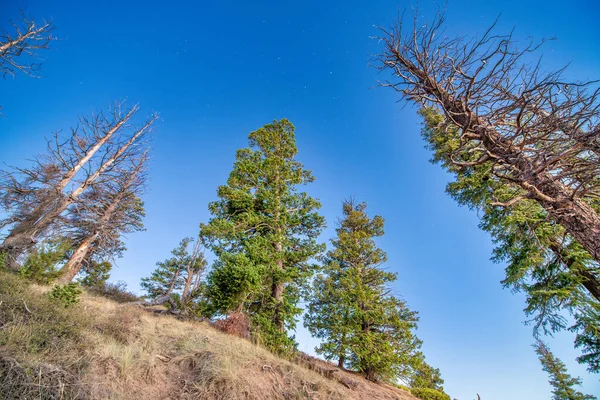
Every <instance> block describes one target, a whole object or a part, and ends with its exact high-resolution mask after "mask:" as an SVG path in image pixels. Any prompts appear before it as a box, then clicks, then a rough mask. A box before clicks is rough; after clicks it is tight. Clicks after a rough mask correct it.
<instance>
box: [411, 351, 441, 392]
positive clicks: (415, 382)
mask: <svg viewBox="0 0 600 400" xmlns="http://www.w3.org/2000/svg"><path fill="white" fill-rule="evenodd" d="M411 367H412V371H411V374H410V377H409V384H410V387H412V388H428V389H435V390H439V391H444V386H443V385H444V380H443V379H442V376H441V374H440V370H439V369H438V368H433V367H432V366H431V365H429V364H427V362H426V361H425V356H424V355H423V354H422V353H418V354H417V355H416V356H415V357H414V359H413V362H412V364H411Z"/></svg>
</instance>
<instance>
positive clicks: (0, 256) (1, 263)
mask: <svg viewBox="0 0 600 400" xmlns="http://www.w3.org/2000/svg"><path fill="white" fill-rule="evenodd" d="M4 270H6V253H4V252H1V251H0V271H4Z"/></svg>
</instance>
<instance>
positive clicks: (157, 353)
mask: <svg viewBox="0 0 600 400" xmlns="http://www.w3.org/2000/svg"><path fill="white" fill-rule="evenodd" d="M3 278H4V276H1V277H0V280H1V279H3ZM17 296H21V297H27V298H28V299H29V301H30V302H33V303H35V302H36V301H37V300H32V299H33V298H36V297H37V298H43V296H44V294H43V293H42V291H40V290H39V288H38V289H35V290H29V291H27V290H26V289H23V290H22V291H21V292H19V294H18V295H17ZM9 297H11V298H12V297H15V296H13V295H12V294H10V293H6V290H5V291H4V293H3V292H2V290H1V285H0V301H3V300H5V299H6V298H9ZM40 301H42V300H40ZM43 301H45V300H43ZM43 301H42V302H43ZM18 303H19V299H13V300H12V301H11V304H13V305H14V306H15V307H16V305H17V304H18ZM36 304H37V303H36ZM2 307H4V305H0V310H1V309H2ZM21 311H22V310H21ZM32 311H33V310H32ZM53 312H54V311H53ZM57 313H59V314H57V315H58V317H57V316H56V315H52V316H51V317H47V316H46V317H44V318H42V319H41V320H43V321H47V320H57V321H58V320H60V321H62V320H61V318H62V317H64V316H65V315H62V314H60V313H62V311H61V310H59V311H57ZM21 314H22V313H21ZM24 314H28V313H27V311H25V312H24ZM68 314H69V317H70V318H75V319H77V320H78V321H79V322H78V323H76V324H71V325H68V326H70V327H71V328H72V329H71V328H69V329H67V330H66V331H65V332H66V333H65V332H63V338H62V339H61V340H60V341H59V342H56V343H54V344H53V343H45V344H44V345H43V346H42V347H41V348H39V346H38V348H36V349H35V350H34V351H29V350H28V349H27V346H23V343H26V342H28V340H29V339H28V337H32V336H35V334H33V335H30V336H27V335H28V334H27V332H34V333H35V332H36V331H37V330H38V329H39V328H40V323H38V322H36V320H35V318H33V317H31V316H30V317H29V319H27V318H25V319H19V318H17V319H16V320H18V323H17V325H19V326H20V328H19V329H21V331H19V332H20V333H19V334H20V335H21V336H22V337H21V339H20V341H16V342H15V340H14V337H13V336H14V335H15V334H14V333H12V334H10V335H9V336H11V337H13V341H6V340H5V341H4V342H2V341H0V376H1V378H0V398H3V399H21V398H23V399H25V398H26V399H136V398H139V399H144V400H150V399H173V400H174V399H231V400H238V399H239V400H242V399H244V400H250V399H257V400H258V399H315V400H317V399H319V400H320V399H382V400H383V399H390V400H391V399H401V400H402V399H414V397H412V396H410V395H409V394H407V393H405V392H404V391H401V390H399V389H396V388H393V387H392V386H384V385H376V384H373V383H371V382H368V381H366V380H364V379H362V378H361V377H359V376H357V375H354V374H349V373H346V372H342V371H336V372H335V373H334V374H333V377H331V376H330V377H329V378H327V377H325V376H323V375H322V374H321V373H320V371H319V370H318V369H315V368H313V370H310V369H309V368H307V367H306V366H303V365H298V364H296V363H292V362H290V361H287V360H283V359H280V358H278V357H276V356H274V355H273V354H271V353H269V352H268V351H266V350H265V349H262V348H260V347H258V346H256V345H253V344H252V343H250V342H249V341H247V340H244V339H242V338H239V337H236V336H232V335H227V334H224V333H222V332H219V331H217V330H216V329H214V328H213V327H211V326H210V325H209V324H207V323H205V322H192V321H189V322H188V321H180V320H178V319H176V318H173V317H171V316H167V315H156V314H152V313H149V312H146V311H144V310H142V309H140V308H138V307H136V306H128V305H122V304H118V303H116V302H114V301H111V300H108V299H104V298H101V297H98V296H93V295H89V294H84V295H83V298H82V301H81V304H80V305H79V306H78V307H76V308H74V309H71V310H69V311H68ZM2 315H4V319H5V320H6V319H7V318H8V317H7V315H8V314H6V313H5V314H2V313H0V316H2ZM25 317H26V316H25ZM13 322H14V321H13ZM63 322H64V321H63ZM7 323H8V324H9V327H7V326H6V324H7ZM10 324H11V322H10V321H4V320H3V321H0V338H1V337H2V335H3V334H5V333H6V332H5V331H6V330H7V329H14V328H10ZM42 330H43V329H42ZM23 332H25V333H23ZM5 336H6V335H5ZM44 346H45V347H44ZM324 365H326V366H327V365H328V366H329V367H331V365H330V364H327V363H325V364H324ZM7 377H8V378H7ZM345 379H350V380H352V381H353V382H355V384H353V385H350V386H351V387H347V386H348V385H345V384H344V380H345ZM23 388H27V391H26V392H25V391H24V389H23ZM19 393H24V396H21V397H19V396H20V395H19Z"/></svg>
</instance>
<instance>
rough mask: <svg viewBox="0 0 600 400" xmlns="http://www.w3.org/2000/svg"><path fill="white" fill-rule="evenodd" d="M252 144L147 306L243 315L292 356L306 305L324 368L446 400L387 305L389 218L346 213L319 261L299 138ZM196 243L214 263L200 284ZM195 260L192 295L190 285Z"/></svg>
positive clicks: (283, 135)
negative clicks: (169, 301) (166, 302)
mask: <svg viewBox="0 0 600 400" xmlns="http://www.w3.org/2000/svg"><path fill="white" fill-rule="evenodd" d="M249 142H250V147H249V148H244V149H240V150H238V151H237V154H236V160H235V163H234V166H233V170H232V171H231V173H230V175H229V179H228V180H227V183H226V184H225V185H223V186H220V187H219V188H218V190H217V194H218V200H217V201H215V202H213V203H211V204H210V205H209V210H210V213H211V214H212V218H211V219H210V221H208V222H207V223H205V224H201V225H200V233H199V236H198V239H197V240H196V246H195V250H194V253H193V254H190V253H188V250H187V249H188V247H189V244H190V242H191V241H192V239H184V240H183V241H182V242H181V244H180V245H179V247H177V248H176V249H175V250H174V251H173V257H172V258H169V259H168V260H165V261H164V262H160V263H158V264H157V269H156V270H155V271H154V272H153V273H152V275H151V276H150V277H148V278H143V279H142V287H143V288H144V289H145V290H146V291H147V294H148V297H150V298H152V299H158V298H164V296H170V295H175V303H177V302H178V301H179V299H181V302H182V303H186V300H185V299H189V300H191V303H192V304H193V307H191V308H190V301H189V300H188V301H187V303H188V308H187V310H188V311H191V312H195V313H197V314H200V315H203V316H205V317H209V318H228V317H229V316H230V315H232V314H235V315H236V318H239V315H242V316H243V317H244V318H245V319H246V320H247V321H248V322H249V326H250V329H251V332H250V336H251V337H252V338H253V339H254V340H256V341H257V342H259V343H261V344H262V345H263V346H266V347H267V348H269V349H271V350H272V351H274V352H277V353H280V354H285V355H291V354H293V353H294V351H295V347H296V343H295V341H294V337H293V336H290V332H291V331H293V330H294V329H295V327H296V323H297V320H298V318H299V317H300V316H301V315H302V311H303V310H302V308H301V307H300V306H299V303H300V301H301V300H305V301H307V307H306V314H305V316H304V324H305V326H306V327H307V328H308V329H309V331H310V332H311V333H312V334H313V335H314V336H316V337H317V338H319V339H321V340H322V344H321V346H320V347H319V348H318V349H317V352H318V353H319V354H322V355H323V356H324V357H325V358H326V359H329V360H331V359H334V360H337V362H338V366H339V367H340V368H343V369H349V370H353V371H358V372H361V373H363V374H364V376H365V377H366V378H367V379H370V380H373V381H389V382H396V381H398V380H399V379H402V380H404V381H405V382H407V383H409V384H410V385H411V386H413V387H426V388H430V389H438V390H442V389H443V388H442V384H443V380H442V379H441V377H440V374H439V371H438V370H437V369H434V368H432V367H430V366H429V365H428V364H427V363H426V362H425V359H424V356H423V354H422V353H421V352H420V351H419V348H420V346H421V341H420V340H419V339H418V338H417V337H416V336H415V333H414V331H415V329H416V327H417V322H418V318H417V315H416V313H415V312H414V311H411V310H410V309H409V308H408V307H407V305H406V304H405V302H404V301H402V300H401V299H399V298H398V297H395V296H394V295H393V294H392V293H391V291H392V288H391V284H392V283H393V282H394V281H395V279H396V276H395V274H393V273H390V272H387V271H385V270H384V268H383V265H384V263H385V261H386V254H385V252H384V251H383V250H381V249H379V248H378V247H377V245H376V243H375V240H374V239H375V238H377V237H379V236H382V235H383V233H384V230H383V223H384V220H383V218H382V217H380V216H375V217H373V218H371V217H369V216H368V215H367V213H366V204H365V203H356V202H355V201H354V200H349V201H344V202H343V207H342V218H341V219H340V220H339V222H338V229H337V237H336V238H335V239H333V240H332V241H331V244H332V249H331V250H329V251H328V252H327V253H326V254H324V255H323V252H324V250H325V246H324V245H322V244H319V243H318V242H317V238H318V236H319V234H320V233H321V231H322V229H323V228H324V226H325V220H324V218H323V217H322V216H321V215H319V213H318V210H319V208H320V207H321V204H320V203H319V201H318V200H316V199H314V198H312V197H310V196H309V195H308V194H307V193H306V192H303V191H301V189H302V188H303V187H304V186H305V185H307V184H309V183H310V182H312V181H313V180H314V177H313V176H312V174H311V172H310V171H308V170H306V169H305V168H304V166H303V165H302V164H300V163H299V162H298V161H297V160H296V155H297V152H298V150H297V147H296V138H295V129H294V126H293V125H292V124H291V122H290V121H288V120H286V119H282V120H280V121H274V122H273V123H271V124H267V125H265V126H264V127H262V128H260V129H258V130H257V131H255V132H252V133H250V135H249ZM200 243H201V244H203V245H204V246H205V247H206V248H207V249H209V250H210V251H211V252H212V253H213V254H214V256H215V260H214V262H213V263H212V266H211V268H210V271H209V272H208V274H207V276H206V279H205V280H204V281H203V282H202V283H201V281H200V280H199V279H198V278H199V277H200V275H201V274H202V272H203V270H204V266H205V265H206V261H204V260H205V258H204V255H203V254H202V253H198V244H200ZM192 260H196V264H197V266H198V267H197V268H195V269H193V272H192V273H191V274H192V275H193V274H194V273H195V274H196V275H195V277H196V278H194V281H195V282H197V284H195V285H194V288H195V289H194V290H192V292H191V294H190V292H189V291H188V290H186V288H185V285H184V284H183V282H185V281H187V280H188V279H189V277H190V276H192V275H190V270H189V269H188V268H187V266H190V265H194V261H192ZM318 261H320V262H318ZM315 273H316V276H315ZM186 293H187V294H186Z"/></svg>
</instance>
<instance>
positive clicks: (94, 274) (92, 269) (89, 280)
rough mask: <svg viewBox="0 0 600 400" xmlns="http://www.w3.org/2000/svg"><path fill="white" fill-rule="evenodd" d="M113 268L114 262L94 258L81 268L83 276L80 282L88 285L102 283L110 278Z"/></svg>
mask: <svg viewBox="0 0 600 400" xmlns="http://www.w3.org/2000/svg"><path fill="white" fill-rule="evenodd" d="M111 270H112V264H111V263H110V262H108V261H102V262H96V261H93V260H92V261H90V262H88V263H87V264H86V265H85V266H84V267H83V268H82V269H81V270H80V274H81V275H82V277H81V278H80V279H79V283H80V284H81V285H82V286H86V287H92V286H99V285H102V284H104V283H105V282H106V281H107V280H108V278H110V271H111Z"/></svg>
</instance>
